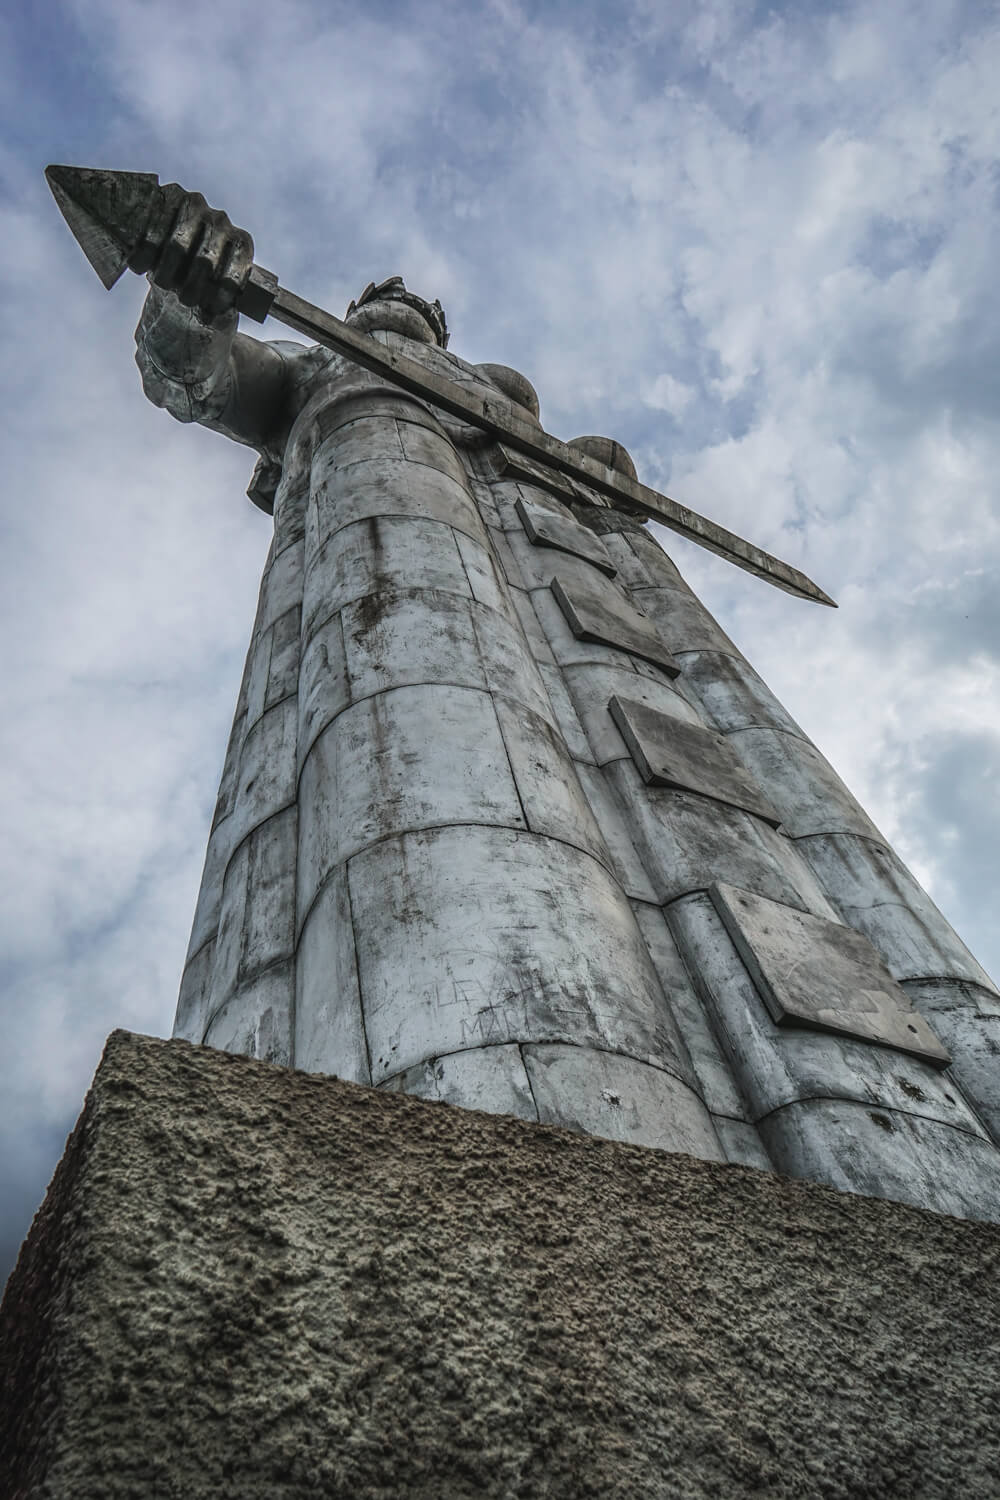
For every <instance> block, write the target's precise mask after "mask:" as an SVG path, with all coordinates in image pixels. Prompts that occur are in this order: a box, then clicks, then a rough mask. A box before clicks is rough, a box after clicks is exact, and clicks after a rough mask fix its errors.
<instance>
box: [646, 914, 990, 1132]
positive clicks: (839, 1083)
mask: <svg viewBox="0 0 1000 1500" xmlns="http://www.w3.org/2000/svg"><path fill="white" fill-rule="evenodd" d="M667 919H668V921H669V924H670V928H671V931H672V932H673V934H674V936H675V937H676V939H677V946H678V948H679V949H680V951H681V952H682V954H683V956H684V962H685V965H686V966H687V968H688V969H689V970H690V971H691V973H692V974H693V975H695V976H696V983H697V986H698V991H699V994H700V995H701V997H702V999H703V1000H704V1003H705V1008H706V1012H707V1013H708V1014H709V1015H710V1016H711V1022H712V1030H713V1032H714V1034H715V1036H716V1037H717V1038H718V1041H719V1044H720V1046H721V1048H722V1049H723V1051H724V1053H725V1056H726V1058H727V1059H728V1061H729V1064H730V1067H731V1069H732V1072H733V1076H734V1079H735V1080H736V1082H737V1084H738V1086H739V1089H740V1092H741V1094H742V1095H743V1098H744V1101H745V1105H746V1109H745V1111H742V1112H743V1113H745V1114H746V1116H747V1118H748V1119H750V1120H752V1121H754V1122H756V1123H759V1122H760V1121H761V1120H762V1119H764V1118H765V1117H768V1116H774V1117H776V1118H777V1119H779V1120H780V1119H781V1118H782V1117H783V1115H784V1113H785V1110H786V1108H787V1106H788V1105H790V1104H793V1103H795V1102H796V1101H797V1100H801V1099H814V1098H829V1099H850V1100H854V1101H855V1102H857V1103H862V1104H864V1105H866V1106H868V1107H872V1106H877V1107H879V1108H887V1109H899V1110H908V1111H909V1112H910V1113H911V1114H917V1115H920V1116H922V1117H923V1118H925V1119H928V1120H936V1121H939V1122H940V1123H941V1124H943V1125H947V1126H948V1127H949V1128H950V1129H957V1130H960V1131H964V1132H965V1133H967V1134H970V1135H980V1136H985V1135H986V1131H985V1130H984V1128H983V1125H982V1123H981V1122H980V1121H979V1120H978V1119H977V1117H976V1115H975V1113H974V1112H973V1110H972V1109H971V1108H970V1107H969V1104H968V1102H967V1101H966V1099H965V1098H964V1096H963V1095H962V1093H961V1091H960V1090H959V1089H958V1088H956V1087H955V1083H954V1081H953V1079H952V1076H951V1072H950V1070H948V1069H945V1070H942V1069H941V1068H937V1067H934V1066H932V1065H931V1064H930V1063H928V1062H925V1061H924V1059H923V1058H919V1057H913V1056H910V1055H908V1054H907V1053H905V1052H897V1051H895V1050H894V1049H893V1048H891V1047H883V1046H873V1045H872V1044H871V1043H870V1042H867V1041H859V1040H856V1039H855V1038H853V1037H849V1036H845V1035H843V1034H842V1033H836V1032H832V1031H818V1030H815V1029H810V1028H807V1027H804V1026H791V1027H788V1026H779V1025H777V1024H776V1023H775V1022H774V1021H773V1020H772V1019H771V1016H770V1014H769V1012H768V1010H767V1007H766V1006H765V1004H764V1001H763V999H762V998H761V994H760V991H759V990H758V988H757V987H756V985H755V984H754V983H753V981H752V979H751V977H750V974H749V971H748V970H747V967H746V965H745V964H744V962H743V960H742V959H741V957H740V955H739V953H738V951H737V949H736V947H735V945H734V943H733V940H732V938H731V937H730V935H729V933H728V931H727V930H726V927H725V925H724V923H723V921H722V919H721V917H720V916H719V914H718V912H717V911H716V909H715V907H714V906H713V904H712V902H711V900H710V899H709V896H708V895H707V894H706V893H704V892H702V893H699V894H698V895H695V896H686V897H684V898H683V899H682V900H680V901H676V902H674V903H673V904H672V905H671V906H669V907H668V908H667ZM721 1112H724V1113H726V1114H728V1113H730V1110H729V1109H726V1110H725V1111H721Z"/></svg>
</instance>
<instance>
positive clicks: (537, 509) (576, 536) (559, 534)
mask: <svg viewBox="0 0 1000 1500" xmlns="http://www.w3.org/2000/svg"><path fill="white" fill-rule="evenodd" d="M515 509H516V510H517V513H518V515H519V516H520V518H521V524H522V526H523V527H524V529H525V532H526V533H527V537H528V541H529V542H533V543H534V545H535V546H536V547H552V548H554V549H555V550H556V551H557V552H569V553H571V554H572V555H573V556H575V557H582V558H584V559H585V560H586V561H587V562H590V563H593V565H594V567H595V568H599V569H600V571H601V572H602V573H606V574H607V575H608V577H609V578H613V577H614V576H615V573H616V572H617V571H618V570H617V568H616V567H615V565H614V563H613V562H612V561H611V558H610V556H609V554H608V549H607V548H606V547H605V545H604V543H603V542H602V541H601V539H600V537H599V536H595V535H594V533H593V532H592V531H588V529H587V527H586V526H581V525H580V522H579V521H577V520H574V518H573V517H572V516H569V515H566V514H565V513H564V514H562V515H560V514H559V513H558V512H557V511H556V510H554V509H552V508H550V507H547V506H541V505H538V504H536V503H533V502H532V501H530V500H527V499H525V498H523V497H522V498H521V499H519V500H518V502H517V505H516V506H515Z"/></svg>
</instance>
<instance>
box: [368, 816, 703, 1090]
mask: <svg viewBox="0 0 1000 1500" xmlns="http://www.w3.org/2000/svg"><path fill="white" fill-rule="evenodd" d="M349 878H350V888H351V909H352V911H353V914H354V924H355V932H356V935H357V943H358V974H359V979H360V982H361V993H362V996H363V1000H364V1008H365V1023H366V1026H367V1031H368V1040H369V1044H370V1047H371V1057H372V1071H373V1076H374V1078H375V1081H376V1082H379V1081H381V1079H383V1078H386V1077H391V1076H392V1075H393V1074H395V1073H398V1072H400V1071H402V1070H403V1069H404V1068H409V1067H412V1066H414V1065H415V1064H417V1063H419V1062H422V1061H423V1060H424V1059H426V1058H427V1057H437V1056H441V1055H442V1054H444V1053H448V1052H455V1051H457V1050H459V1049H460V1048H463V1047H477V1046H486V1045H490V1044H497V1043H504V1042H513V1041H565V1042H569V1043H575V1044H578V1045H587V1044H589V1045H596V1046H599V1047H601V1048H603V1049H604V1050H607V1051H622V1052H626V1053H628V1054H629V1055H630V1056H633V1057H639V1058H641V1059H643V1060H645V1061H650V1062H653V1063H655V1064H657V1065H659V1066H661V1067H665V1068H666V1069H667V1070H668V1071H670V1072H673V1073H675V1074H677V1076H679V1077H681V1078H683V1079H684V1080H685V1081H692V1075H691V1073H690V1065H689V1063H688V1061H687V1058H686V1054H685V1053H684V1049H683V1046H682V1044H681V1043H680V1041H679V1039H678V1037H677V1032H676V1028H675V1027H674V1024H673V1021H672V1019H671V1017H670V1015H669V1012H668V1011H667V1009H666V1007H665V1006H664V1002H663V992H662V990H661V988H660V983H659V980H658V978H657V976H656V973H655V970H654V968H653V965H652V962H651V960H650V957H649V953H648V951H647V949H646V945H645V943H644V942H643V940H642V936H641V934H640V932H639V930H638V928H637V926H636V923H635V918H634V916H633V914H632V912H631V910H630V908H629V906H628V902H627V900H626V899H625V897H624V895H623V894H622V892H621V890H620V888H619V886H618V884H617V882H616V881H615V880H614V878H613V877H612V876H611V875H609V874H608V872H607V871H606V870H605V869H604V867H603V866H602V865H600V864H598V862H597V861H596V860H595V859H593V858H592V857H591V856H590V855H588V854H583V853H581V852H580V851H579V850H577V849H574V848H573V847H571V846H570V845H568V844H563V843H560V842H559V841H558V840H556V839H549V838H543V837H540V836H538V835H536V834H529V833H515V832H513V831H510V830H507V829H502V828H487V827H469V826H466V827H462V828H441V829H436V830H431V831H427V832H424V833H417V834H409V835H406V836H404V837H402V838H395V839H384V840H383V841H382V842H381V843H379V844H376V845H374V846H373V847H372V848H370V849H367V850H365V852H364V853H363V854H359V855H356V856H355V857H354V858H353V859H352V860H351V863H350V871H349Z"/></svg>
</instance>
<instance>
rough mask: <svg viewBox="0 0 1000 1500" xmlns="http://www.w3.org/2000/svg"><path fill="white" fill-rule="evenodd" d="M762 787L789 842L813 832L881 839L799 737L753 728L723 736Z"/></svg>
mask: <svg viewBox="0 0 1000 1500" xmlns="http://www.w3.org/2000/svg"><path fill="white" fill-rule="evenodd" d="M727 738H728V741H729V744H730V746H731V747H732V749H733V751H735V753H736V755H738V756H739V758H740V760H741V761H743V762H744V764H745V765H746V766H747V767H748V768H749V770H750V771H751V772H753V774H754V776H755V778H756V780H757V782H758V783H759V785H761V786H765V787H768V788H771V789H772V791H771V797H772V801H773V803H774V806H775V807H776V808H777V810H778V813H779V815H780V817H781V826H782V827H783V828H784V830H785V832H786V833H787V834H788V835H789V837H790V838H799V837H801V836H802V835H803V834H811V833H857V834H860V835H861V836H862V837H863V838H869V839H875V840H877V841H881V839H882V835H881V834H880V833H879V830H878V829H877V828H876V827H875V824H874V823H873V822H872V820H871V818H869V817H868V815H867V814H866V813H865V812H864V811H863V810H862V808H861V807H860V806H859V805H858V803H857V802H856V801H855V799H854V797H853V796H852V795H851V793H850V792H849V791H848V789H847V787H846V786H845V785H844V783H843V782H842V781H841V779H840V777H839V776H838V775H837V773H836V771H834V769H833V767H832V766H831V765H830V763H829V761H827V760H825V759H824V758H823V756H822V755H820V753H819V751H818V750H817V749H816V747H815V746H814V745H811V744H810V743H809V742H808V740H805V739H803V738H801V737H800V736H799V735H793V734H785V733H784V731H782V730H778V729H771V728H765V727H763V726H757V727H754V728H748V729H736V730H733V731H731V733H730V734H729V735H728V736H727Z"/></svg>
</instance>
